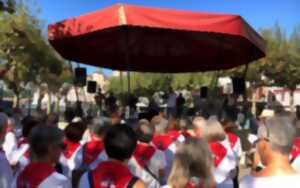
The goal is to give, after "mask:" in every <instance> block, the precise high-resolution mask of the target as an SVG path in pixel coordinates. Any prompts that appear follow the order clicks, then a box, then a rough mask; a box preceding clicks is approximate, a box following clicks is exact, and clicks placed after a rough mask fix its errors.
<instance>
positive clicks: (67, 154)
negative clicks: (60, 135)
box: [63, 139, 80, 159]
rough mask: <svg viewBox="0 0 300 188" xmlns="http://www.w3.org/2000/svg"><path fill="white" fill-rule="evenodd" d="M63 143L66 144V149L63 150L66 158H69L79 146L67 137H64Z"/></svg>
mask: <svg viewBox="0 0 300 188" xmlns="http://www.w3.org/2000/svg"><path fill="white" fill-rule="evenodd" d="M64 143H65V144H66V146H67V147H66V150H65V151H64V152H63V154H64V156H65V158H66V159H70V158H71V157H72V156H73V154H74V152H75V151H76V150H77V148H78V147H79V146H80V143H78V142H72V141H70V140H69V139H65V141H64Z"/></svg>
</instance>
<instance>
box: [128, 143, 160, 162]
mask: <svg viewBox="0 0 300 188" xmlns="http://www.w3.org/2000/svg"><path fill="white" fill-rule="evenodd" d="M155 150H156V149H155V148H154V147H153V146H150V145H144V144H138V145H137V147H136V149H135V151H134V153H133V157H134V158H135V160H136V161H137V162H138V164H139V165H140V166H141V167H143V168H144V167H145V166H147V164H148V162H149V161H150V159H151V158H152V157H153V155H154V153H155Z"/></svg>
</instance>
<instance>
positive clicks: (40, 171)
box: [17, 162, 55, 188]
mask: <svg viewBox="0 0 300 188" xmlns="http://www.w3.org/2000/svg"><path fill="white" fill-rule="evenodd" d="M53 172H55V169H54V167H53V166H52V165H51V164H50V163H45V162H31V163H30V164H28V165H27V166H26V167H25V169H24V170H23V171H22V172H21V173H20V175H19V176H18V177H17V188H28V187H30V188H37V187H38V186H39V184H41V183H42V182H43V181H44V180H45V179H46V178H47V177H49V176H50V175H51V174H52V173H53Z"/></svg>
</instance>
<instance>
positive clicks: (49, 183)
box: [39, 172, 71, 188]
mask: <svg viewBox="0 0 300 188" xmlns="http://www.w3.org/2000/svg"><path fill="white" fill-rule="evenodd" d="M54 186H55V187H61V188H70V187H71V182H70V181H69V179H68V178H67V177H66V176H64V175H62V174H59V173H57V172H53V173H52V174H51V175H50V176H49V177H48V178H47V179H45V180H44V181H43V182H42V183H41V184H40V185H39V187H41V188H44V187H45V188H46V187H54Z"/></svg>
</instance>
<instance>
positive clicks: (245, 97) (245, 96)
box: [243, 63, 249, 103]
mask: <svg viewBox="0 0 300 188" xmlns="http://www.w3.org/2000/svg"><path fill="white" fill-rule="evenodd" d="M248 68H249V64H248V63H247V64H246V65H245V70H244V75H243V77H244V81H245V82H246V77H247V73H248ZM245 85H246V83H245ZM243 101H244V103H246V102H247V88H246V89H245V93H244V95H243Z"/></svg>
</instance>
